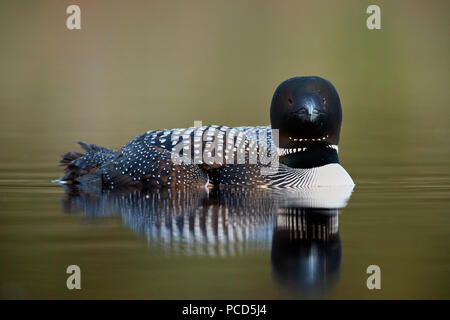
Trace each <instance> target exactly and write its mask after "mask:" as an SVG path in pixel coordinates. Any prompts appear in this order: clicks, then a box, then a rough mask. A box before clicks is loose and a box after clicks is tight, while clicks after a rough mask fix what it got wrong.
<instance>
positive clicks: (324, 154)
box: [59, 77, 353, 189]
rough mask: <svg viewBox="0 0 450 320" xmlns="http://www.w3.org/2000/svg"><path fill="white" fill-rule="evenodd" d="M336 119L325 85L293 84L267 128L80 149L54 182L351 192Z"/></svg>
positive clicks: (166, 135)
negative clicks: (347, 189) (331, 188)
mask: <svg viewBox="0 0 450 320" xmlns="http://www.w3.org/2000/svg"><path fill="white" fill-rule="evenodd" d="M341 119H342V112H341V106H340V101H339V97H338V95H337V92H336V90H335V89H334V87H333V86H332V84H331V83H330V82H328V81H326V80H324V79H322V78H319V77H296V78H292V79H289V80H286V81H285V82H283V83H282V84H281V85H280V86H279V87H278V88H277V90H276V91H275V94H274V98H273V100H272V105H271V123H272V125H271V126H260V127H233V128H231V127H226V126H203V127H191V128H186V129H168V130H152V131H148V132H146V133H144V134H142V135H140V136H137V137H136V138H134V139H132V140H131V141H130V142H129V143H127V144H126V145H125V146H124V147H123V148H122V149H120V150H117V151H115V150H110V149H107V148H104V147H100V146H96V145H87V144H84V143H81V144H82V146H83V148H84V149H85V150H86V151H87V153H86V154H84V155H83V154H81V153H78V152H69V153H67V154H65V155H64V156H63V160H62V161H61V164H62V165H65V166H66V175H65V176H63V177H62V178H61V179H60V180H59V181H60V182H65V183H75V184H76V183H80V184H91V185H96V186H99V187H102V188H110V189H114V188H123V187H136V188H141V189H145V188H153V187H158V188H159V187H167V188H177V187H180V186H191V187H203V186H207V185H213V186H217V185H239V186H258V187H315V186H336V185H353V181H352V179H351V177H350V176H349V175H348V173H347V172H346V171H345V169H344V168H342V166H341V165H340V164H339V161H338V156H337V144H338V142H339V131H340V125H341Z"/></svg>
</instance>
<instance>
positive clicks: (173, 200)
mask: <svg viewBox="0 0 450 320" xmlns="http://www.w3.org/2000/svg"><path fill="white" fill-rule="evenodd" d="M352 189H353V187H345V188H342V187H340V188H336V187H332V188H315V189H311V188H309V189H295V190H273V189H254V188H252V189H245V188H235V187H231V188H226V189H214V190H212V191H208V190H206V189H205V190H203V191H202V192H199V191H198V190H194V191H189V190H188V189H185V190H183V189H177V190H170V189H158V190H152V191H151V192H148V193H142V192H140V191H136V190H134V191H129V192H123V191H122V192H114V191H112V190H110V191H103V192H97V193H95V192H90V191H87V190H80V189H77V188H74V187H71V186H66V190H67V195H66V196H65V198H64V200H63V205H64V208H65V210H66V211H67V212H69V213H82V214H83V215H84V216H85V217H87V218H99V217H107V216H116V215H117V216H120V217H121V218H122V222H123V224H124V225H125V226H127V227H128V228H130V229H131V230H133V231H134V232H136V233H138V234H140V235H142V236H143V237H145V238H146V239H147V241H148V245H149V247H150V249H151V250H158V251H162V252H166V253H167V254H181V255H203V256H211V257H217V256H218V257H229V256H238V255H242V254H245V253H248V252H251V251H258V250H264V251H268V250H271V264H272V271H273V276H274V279H275V280H276V281H277V282H278V283H279V284H280V285H281V286H282V287H284V288H286V289H287V290H288V291H289V292H290V293H292V294H295V295H302V296H303V295H305V296H309V295H317V294H322V293H325V292H327V291H328V290H329V289H331V288H332V287H334V284H335V283H336V281H337V279H338V276H339V269H340V265H341V242H340V238H339V230H338V215H339V210H338V209H339V208H342V207H343V206H345V205H346V203H347V201H348V199H349V197H350V195H351V193H352Z"/></svg>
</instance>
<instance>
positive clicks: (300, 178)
mask: <svg viewBox="0 0 450 320" xmlns="http://www.w3.org/2000/svg"><path fill="white" fill-rule="evenodd" d="M269 180H270V182H269V185H270V186H273V187H294V188H298V187H332V186H354V185H355V183H354V182H353V180H352V178H351V177H350V175H349V174H348V173H347V171H345V169H344V168H343V167H342V166H341V165H340V164H338V163H331V164H327V165H324V166H321V167H316V168H308V169H295V168H290V167H287V166H285V165H280V168H279V170H278V172H277V173H276V174H274V175H272V176H270V177H269Z"/></svg>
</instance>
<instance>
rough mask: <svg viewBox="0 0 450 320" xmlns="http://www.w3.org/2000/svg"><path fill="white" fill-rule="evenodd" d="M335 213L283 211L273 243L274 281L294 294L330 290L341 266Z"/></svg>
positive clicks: (330, 210)
mask: <svg viewBox="0 0 450 320" xmlns="http://www.w3.org/2000/svg"><path fill="white" fill-rule="evenodd" d="M338 214H339V213H338V210H337V209H314V208H283V209H282V211H281V212H280V213H279V216H278V222H277V226H276V227H275V231H274V234H273V240H272V267H273V274H274V277H275V279H277V280H278V282H279V283H280V284H282V285H283V286H284V287H286V288H288V289H289V291H291V292H295V293H297V294H302V295H307V296H314V295H317V294H321V293H324V292H326V291H327V289H328V288H330V287H332V286H333V285H334V284H335V283H336V281H337V279H338V276H339V269H340V266H341V241H340V238H339V230H338Z"/></svg>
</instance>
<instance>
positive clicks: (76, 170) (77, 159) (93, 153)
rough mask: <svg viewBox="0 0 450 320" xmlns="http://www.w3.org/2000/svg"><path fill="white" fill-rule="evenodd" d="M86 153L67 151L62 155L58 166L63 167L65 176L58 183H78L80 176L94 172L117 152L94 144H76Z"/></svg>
mask: <svg viewBox="0 0 450 320" xmlns="http://www.w3.org/2000/svg"><path fill="white" fill-rule="evenodd" d="M78 144H79V145H80V146H81V147H82V148H83V149H84V150H85V151H86V153H85V154H84V153H81V152H78V151H69V152H67V153H65V154H63V155H62V157H61V160H60V161H59V165H61V166H65V169H64V172H65V175H64V176H62V177H61V178H60V179H59V182H61V183H66V184H75V183H78V181H77V179H78V178H79V177H81V176H85V175H88V174H90V173H93V172H95V171H96V170H97V169H98V168H99V167H101V166H102V165H103V164H104V163H106V162H108V161H109V160H112V159H113V158H114V157H115V156H116V154H117V151H115V150H111V149H108V148H105V147H102V146H98V145H95V144H87V143H84V142H78Z"/></svg>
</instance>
